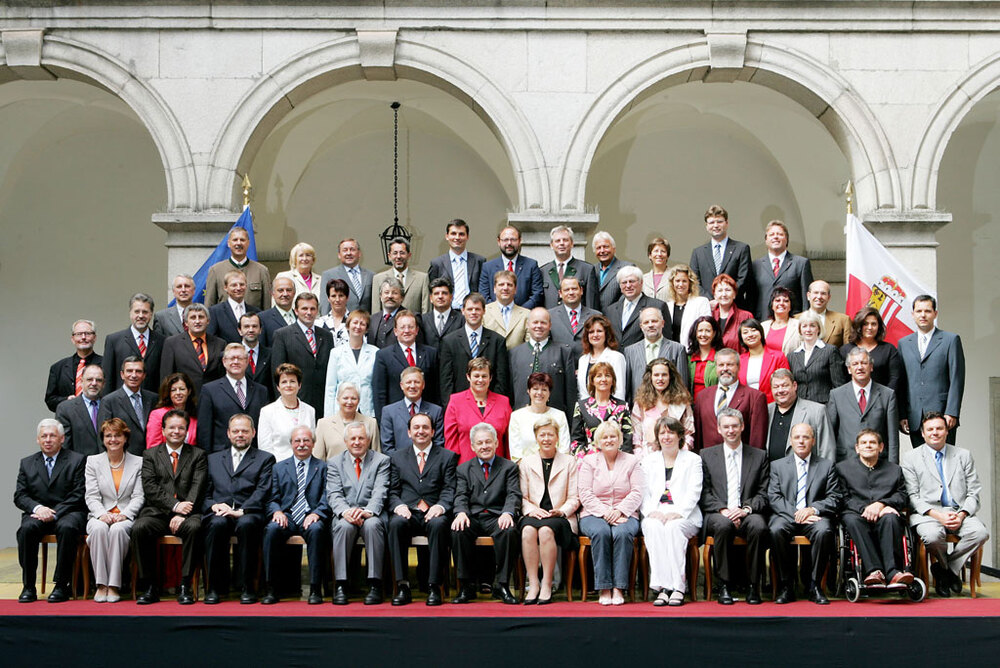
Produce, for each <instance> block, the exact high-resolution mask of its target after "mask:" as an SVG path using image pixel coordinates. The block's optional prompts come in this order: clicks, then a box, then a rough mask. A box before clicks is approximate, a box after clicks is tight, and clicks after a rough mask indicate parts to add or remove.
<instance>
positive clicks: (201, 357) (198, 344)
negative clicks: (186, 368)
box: [194, 337, 208, 371]
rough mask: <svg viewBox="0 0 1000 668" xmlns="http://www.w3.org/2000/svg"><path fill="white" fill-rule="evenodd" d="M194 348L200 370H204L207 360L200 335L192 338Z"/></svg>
mask: <svg viewBox="0 0 1000 668" xmlns="http://www.w3.org/2000/svg"><path fill="white" fill-rule="evenodd" d="M194 349H195V352H197V353H198V364H200V365H201V370H202V371H204V370H205V367H206V366H208V365H207V363H206V362H207V360H206V359H205V346H204V344H203V343H202V340H201V337H198V338H196V339H195V340H194Z"/></svg>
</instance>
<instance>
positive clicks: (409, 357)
mask: <svg viewBox="0 0 1000 668" xmlns="http://www.w3.org/2000/svg"><path fill="white" fill-rule="evenodd" d="M406 363H407V364H409V365H410V366H417V360H415V359H413V348H407V349H406Z"/></svg>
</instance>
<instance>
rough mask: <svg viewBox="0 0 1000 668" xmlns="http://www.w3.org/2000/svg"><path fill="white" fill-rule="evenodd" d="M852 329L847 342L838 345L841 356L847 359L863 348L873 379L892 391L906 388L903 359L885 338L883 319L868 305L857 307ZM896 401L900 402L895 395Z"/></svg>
mask: <svg viewBox="0 0 1000 668" xmlns="http://www.w3.org/2000/svg"><path fill="white" fill-rule="evenodd" d="M851 331H852V332H853V333H852V334H851V340H850V342H849V343H845V344H844V345H842V346H841V347H840V355H841V357H843V358H844V359H845V360H846V359H847V355H848V354H849V353H850V352H851V351H852V350H854V349H855V348H864V349H865V350H867V351H868V357H869V358H871V361H872V380H873V381H875V382H876V383H878V384H879V385H885V386H886V387H888V388H889V389H890V390H892V391H893V392H897V393H898V392H899V391H900V389H905V385H906V383H901V382H900V381H901V380H902V379H903V377H904V376H905V375H906V370H905V369H904V368H903V358H902V357H900V356H899V351H898V350H896V346H894V345H892V344H891V343H889V342H887V341H886V340H885V322H884V321H883V320H882V316H881V315H879V312H878V311H877V310H875V309H873V308H872V307H871V306H865V307H864V308H862V309H859V310H858V312H857V313H856V314H855V316H854V326H853V327H852V328H851ZM896 403H897V404H898V403H899V395H898V394H897V395H896Z"/></svg>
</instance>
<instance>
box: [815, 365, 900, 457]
mask: <svg viewBox="0 0 1000 668" xmlns="http://www.w3.org/2000/svg"><path fill="white" fill-rule="evenodd" d="M847 371H848V372H849V373H850V374H851V382H849V383H845V384H843V385H841V386H840V387H837V388H834V389H833V391H831V392H830V400H829V401H828V402H827V404H826V417H827V419H828V420H829V421H830V427H831V428H832V429H833V433H834V436H835V438H836V439H837V461H838V462H841V461H843V460H844V459H851V458H852V455H851V454H850V453H851V451H852V450H853V449H854V443H855V439H856V438H857V435H858V432H859V431H861V430H862V429H874V430H875V431H877V432H878V433H879V435H880V436H881V437H882V442H883V443H885V444H888V446H889V447H888V448H883V449H881V450H879V452H880V453H881V455H880V456H881V457H883V458H885V457H888V458H889V461H890V462H893V463H894V464H898V463H899V429H898V425H899V413H898V411H897V408H896V397H895V393H894V392H893V391H892V390H890V389H889V388H888V387H886V386H885V385H879V384H878V383H876V382H875V381H873V380H872V362H871V358H870V357H869V356H868V351H867V350H865V349H864V348H854V349H853V350H851V352H850V353H848V355H847Z"/></svg>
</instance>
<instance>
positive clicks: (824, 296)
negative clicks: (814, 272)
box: [799, 281, 853, 348]
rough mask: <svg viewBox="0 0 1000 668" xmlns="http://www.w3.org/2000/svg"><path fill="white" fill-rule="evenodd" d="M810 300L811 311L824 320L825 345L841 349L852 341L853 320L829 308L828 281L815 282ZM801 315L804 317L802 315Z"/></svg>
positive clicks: (808, 294)
mask: <svg viewBox="0 0 1000 668" xmlns="http://www.w3.org/2000/svg"><path fill="white" fill-rule="evenodd" d="M806 298H807V299H808V300H809V310H810V311H812V312H813V313H815V314H816V315H818V316H819V317H820V318H822V319H823V325H824V327H823V329H824V331H825V332H826V333H825V334H824V335H823V343H826V344H827V345H831V346H833V347H834V348H839V347H841V346H842V345H844V344H845V343H847V342H848V341H850V340H851V329H852V327H853V325H852V324H851V318H850V316H848V315H847V314H845V313H837V312H836V311H831V310H830V309H828V308H827V305H829V303H830V284H829V283H827V282H826V281H813V282H812V283H810V284H809V292H807V293H806ZM799 315H802V314H801V313H800V314H799Z"/></svg>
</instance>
